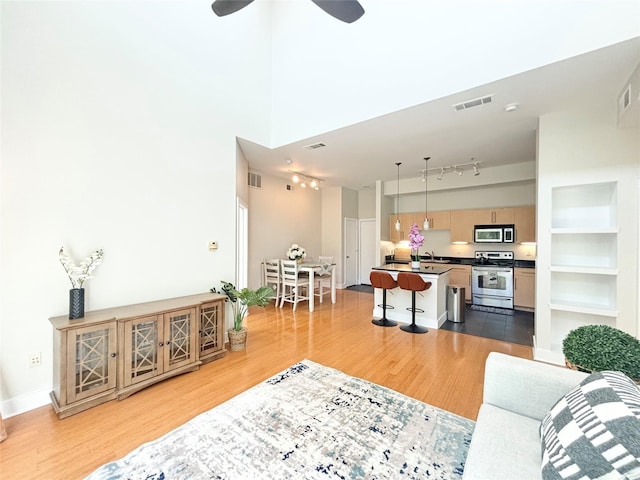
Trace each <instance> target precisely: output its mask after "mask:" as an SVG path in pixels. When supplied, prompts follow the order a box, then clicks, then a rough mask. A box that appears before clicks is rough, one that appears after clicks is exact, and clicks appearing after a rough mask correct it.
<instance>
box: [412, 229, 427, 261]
mask: <svg viewBox="0 0 640 480" xmlns="http://www.w3.org/2000/svg"><path fill="white" fill-rule="evenodd" d="M423 242H424V236H422V235H420V231H419V230H418V225H417V224H415V223H414V224H413V225H411V231H410V232H409V246H410V247H411V260H413V261H414V262H419V261H420V254H419V253H418V249H419V248H420V247H421V246H422V243H423Z"/></svg>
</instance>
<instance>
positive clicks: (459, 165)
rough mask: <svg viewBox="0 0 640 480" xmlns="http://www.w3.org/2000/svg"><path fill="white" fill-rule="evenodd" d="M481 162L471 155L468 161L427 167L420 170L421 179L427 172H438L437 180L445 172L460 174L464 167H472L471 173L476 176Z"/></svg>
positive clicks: (440, 178)
mask: <svg viewBox="0 0 640 480" xmlns="http://www.w3.org/2000/svg"><path fill="white" fill-rule="evenodd" d="M481 163H482V162H476V161H475V160H474V159H473V157H472V158H471V161H470V162H468V163H456V164H454V165H449V166H448V167H437V168H429V169H426V170H421V172H422V175H423V178H422V180H423V181H424V180H425V175H426V174H427V173H428V172H438V176H437V177H436V178H437V179H438V180H442V178H443V177H444V174H445V173H449V172H452V173H457V174H458V175H460V176H462V174H463V173H464V171H465V170H466V169H473V175H474V176H475V177H477V176H478V175H480V168H479V166H480V164H481Z"/></svg>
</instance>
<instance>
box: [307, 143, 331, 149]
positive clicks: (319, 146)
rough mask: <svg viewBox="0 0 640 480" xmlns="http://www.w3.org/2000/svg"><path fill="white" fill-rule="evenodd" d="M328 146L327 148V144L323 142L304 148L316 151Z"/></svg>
mask: <svg viewBox="0 0 640 480" xmlns="http://www.w3.org/2000/svg"><path fill="white" fill-rule="evenodd" d="M326 146H327V145H326V144H324V143H322V142H318V143H312V144H311V145H305V146H304V147H303V148H306V149H307V150H315V149H317V148H323V147H326Z"/></svg>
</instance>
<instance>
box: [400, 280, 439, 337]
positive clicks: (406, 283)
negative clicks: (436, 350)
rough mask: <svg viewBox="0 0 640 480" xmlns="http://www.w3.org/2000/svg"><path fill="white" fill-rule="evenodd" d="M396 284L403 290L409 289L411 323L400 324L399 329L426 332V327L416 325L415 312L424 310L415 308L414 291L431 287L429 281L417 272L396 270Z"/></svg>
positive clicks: (421, 290)
mask: <svg viewBox="0 0 640 480" xmlns="http://www.w3.org/2000/svg"><path fill="white" fill-rule="evenodd" d="M398 286H399V287H400V288H401V289H403V290H409V291H411V307H410V308H409V307H407V310H409V311H411V325H401V326H400V329H401V330H404V331H405V332H410V333H427V332H428V331H429V330H427V327H421V326H419V325H416V312H420V313H423V312H424V310H422V309H420V308H416V292H423V291H425V290H428V289H429V288H431V282H425V281H424V280H423V279H422V277H421V276H420V275H418V274H417V273H409V272H398Z"/></svg>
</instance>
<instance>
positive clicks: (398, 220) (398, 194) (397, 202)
mask: <svg viewBox="0 0 640 480" xmlns="http://www.w3.org/2000/svg"><path fill="white" fill-rule="evenodd" d="M400 165H402V162H396V166H397V167H398V185H397V188H396V232H399V231H400V216H399V212H398V210H400Z"/></svg>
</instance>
